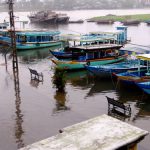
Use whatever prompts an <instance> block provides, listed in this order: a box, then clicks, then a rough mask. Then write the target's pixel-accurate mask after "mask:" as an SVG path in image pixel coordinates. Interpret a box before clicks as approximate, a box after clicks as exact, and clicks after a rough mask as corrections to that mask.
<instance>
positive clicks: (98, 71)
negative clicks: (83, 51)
mask: <svg viewBox="0 0 150 150" xmlns="http://www.w3.org/2000/svg"><path fill="white" fill-rule="evenodd" d="M85 68H86V69H87V70H88V71H90V72H92V73H93V74H94V75H96V76H99V77H111V76H112V75H113V74H114V73H122V72H127V71H134V70H138V68H139V64H138V62H137V61H136V60H132V61H127V60H126V61H124V62H119V63H115V64H107V65H100V66H90V65H89V66H88V65H85ZM140 68H141V69H144V68H145V69H146V66H144V65H140Z"/></svg>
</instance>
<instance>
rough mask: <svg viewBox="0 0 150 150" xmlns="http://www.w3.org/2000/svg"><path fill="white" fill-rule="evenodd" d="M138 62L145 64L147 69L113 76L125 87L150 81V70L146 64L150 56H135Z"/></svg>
mask: <svg viewBox="0 0 150 150" xmlns="http://www.w3.org/2000/svg"><path fill="white" fill-rule="evenodd" d="M136 57H137V58H138V59H139V61H141V60H142V61H143V62H144V63H146V64H147V67H146V68H144V69H141V68H140V67H139V69H138V70H137V71H132V72H131V71H130V72H124V73H119V74H115V75H116V76H117V78H118V81H120V82H122V83H125V84H126V85H135V83H139V82H145V81H150V70H149V66H148V64H149V63H148V62H149V60H150V54H140V55H137V56H136Z"/></svg>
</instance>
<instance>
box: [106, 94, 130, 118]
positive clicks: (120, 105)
mask: <svg viewBox="0 0 150 150" xmlns="http://www.w3.org/2000/svg"><path fill="white" fill-rule="evenodd" d="M106 98H107V101H108V106H109V107H110V104H111V105H112V106H113V108H114V109H115V108H116V107H118V108H121V109H122V110H123V111H124V114H125V115H129V116H130V115H131V107H130V105H125V104H124V103H122V102H119V101H116V100H115V99H114V98H110V97H108V96H106ZM120 112H121V111H120Z"/></svg>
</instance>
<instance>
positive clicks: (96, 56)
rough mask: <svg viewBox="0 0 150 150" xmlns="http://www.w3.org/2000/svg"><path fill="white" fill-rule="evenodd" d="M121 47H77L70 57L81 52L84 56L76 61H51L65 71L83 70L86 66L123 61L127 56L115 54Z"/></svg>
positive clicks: (103, 45) (111, 45) (104, 45)
mask: <svg viewBox="0 0 150 150" xmlns="http://www.w3.org/2000/svg"><path fill="white" fill-rule="evenodd" d="M121 47H122V45H116V44H101V45H96V46H93V45H85V46H77V47H75V48H74V49H73V51H72V55H74V54H75V53H78V52H81V51H82V53H83V54H84V55H82V56H79V57H78V58H77V59H73V57H72V60H56V59H51V60H52V62H53V63H55V64H56V65H57V67H59V68H62V69H65V70H74V69H84V65H86V64H90V65H91V66H95V65H104V64H110V63H116V62H119V61H123V60H125V58H126V57H127V54H121V53H118V51H117V52H116V50H117V49H120V48H121Z"/></svg>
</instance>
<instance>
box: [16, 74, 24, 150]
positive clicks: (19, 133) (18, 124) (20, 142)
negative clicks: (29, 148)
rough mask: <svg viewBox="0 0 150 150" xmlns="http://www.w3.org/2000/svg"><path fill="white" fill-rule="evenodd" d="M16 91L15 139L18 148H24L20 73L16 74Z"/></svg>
mask: <svg viewBox="0 0 150 150" xmlns="http://www.w3.org/2000/svg"><path fill="white" fill-rule="evenodd" d="M14 90H15V97H16V101H15V105H16V112H15V113H16V118H15V121H16V122H15V138H16V143H17V148H21V147H23V146H24V141H23V139H22V135H23V134H24V130H23V128H22V123H23V114H22V112H21V107H20V106H21V97H20V85H19V75H18V72H14Z"/></svg>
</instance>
